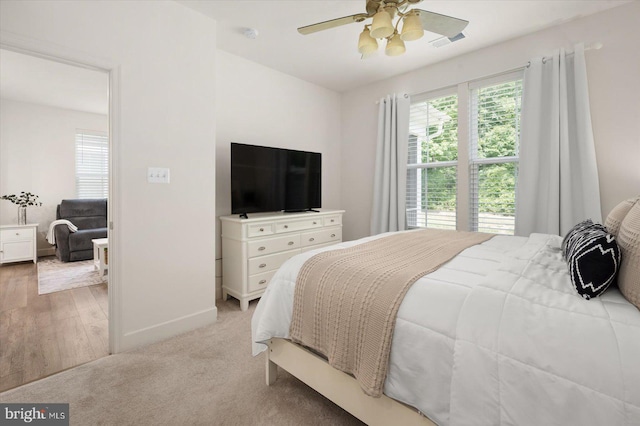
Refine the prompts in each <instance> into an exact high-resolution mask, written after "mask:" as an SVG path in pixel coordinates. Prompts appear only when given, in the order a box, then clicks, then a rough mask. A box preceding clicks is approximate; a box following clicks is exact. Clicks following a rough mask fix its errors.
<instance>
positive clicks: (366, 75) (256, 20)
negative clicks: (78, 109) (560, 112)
mask: <svg viewBox="0 0 640 426" xmlns="http://www.w3.org/2000/svg"><path fill="white" fill-rule="evenodd" d="M178 2H179V3H182V4H184V5H185V6H188V7H190V8H192V9H195V10H197V11H200V12H201V13H203V14H205V15H207V16H210V17H212V18H214V19H215V20H216V21H217V38H218V40H217V44H218V48H219V49H222V50H224V51H227V52H229V53H232V54H234V55H237V56H241V57H244V58H246V59H249V60H251V61H254V62H257V63H259V64H262V65H265V66H267V67H270V68H273V69H276V70H279V71H282V72H284V73H286V74H289V75H292V76H295V77H298V78H300V79H303V80H306V81H310V82H312V83H315V84H318V85H320V86H323V87H326V88H329V89H332V90H336V91H339V92H342V91H345V90H347V89H351V88H354V87H358V86H362V85H365V84H368V83H371V82H374V81H377V80H382V79H385V78H388V77H391V76H393V75H398V74H402V73H405V72H408V71H411V70H414V69H418V68H421V67H424V66H426V65H429V64H433V63H436V62H440V61H443V60H445V59H449V58H452V57H454V56H458V55H461V54H464V53H467V52H470V51H472V50H477V49H480V48H482V47H486V46H489V45H492V44H496V43H498V42H501V41H505V40H508V39H512V38H515V37H519V36H522V35H524V34H528V33H532V32H535V31H538V30H540V29H543V28H546V27H549V26H553V25H557V24H560V23H562V22H566V21H569V20H572V19H575V18H577V17H580V16H585V15H590V14H593V13H597V12H600V11H602V10H605V9H609V8H612V7H615V6H619V5H621V4H624V3H628V2H629V0H625V1H596V0H593V1H584V0H582V1H564V0H555V1H506V0H501V1H482V0H466V1H463V0H460V1H452V0H447V1H437V0H434V1H429V0H426V1H423V2H421V3H419V4H418V6H417V7H418V8H420V9H424V10H429V11H432V12H437V13H441V14H444V15H449V16H454V17H457V18H462V19H466V20H467V21H469V25H468V26H467V29H466V30H465V33H466V34H467V38H466V39H464V40H461V41H458V42H455V43H452V44H449V45H446V46H444V47H441V48H435V47H432V46H431V45H430V44H429V43H428V42H429V41H431V40H434V39H436V38H439V37H440V36H438V35H437V34H433V33H425V37H424V38H422V39H420V40H417V41H412V42H407V43H406V46H407V52H406V53H405V54H404V55H403V56H399V57H387V56H385V55H384V54H379V55H377V56H376V57H373V58H369V59H366V60H361V59H360V56H359V54H358V52H357V50H356V45H357V41H358V35H359V33H360V32H361V31H362V28H363V24H357V23H354V24H349V25H345V26H343V27H339V28H333V29H330V30H326V31H322V32H318V33H315V34H310V35H306V36H303V35H300V34H298V32H297V31H296V29H297V27H301V26H305V25H309V24H313V23H316V22H320V21H326V20H329V19H334V18H339V17H342V16H347V15H353V14H356V13H362V12H364V10H365V3H366V2H365V0H346V1H345V0H343V1H311V0H297V1H267V0H261V1H244V0H236V1H217V0H216V1H211V0H178ZM367 22H370V21H367ZM245 28H255V29H257V30H258V32H259V34H258V37H257V38H256V39H254V40H251V39H248V38H246V37H245V36H244V35H243V30H244V29H245ZM592 41H597V40H585V42H592Z"/></svg>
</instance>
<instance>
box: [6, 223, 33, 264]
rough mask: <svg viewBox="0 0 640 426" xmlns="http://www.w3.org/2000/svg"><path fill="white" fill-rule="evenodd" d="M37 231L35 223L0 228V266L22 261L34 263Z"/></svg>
mask: <svg viewBox="0 0 640 426" xmlns="http://www.w3.org/2000/svg"><path fill="white" fill-rule="evenodd" d="M37 229H38V224H37V223H30V224H26V225H2V226H0V264H1V263H9V262H20V261H23V260H32V261H33V263H36V261H37V258H38V256H37V249H36V230H37Z"/></svg>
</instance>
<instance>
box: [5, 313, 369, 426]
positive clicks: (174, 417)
mask: <svg viewBox="0 0 640 426" xmlns="http://www.w3.org/2000/svg"><path fill="white" fill-rule="evenodd" d="M255 305H256V302H255V301H254V302H251V305H250V308H249V310H248V311H246V312H241V311H240V308H239V304H238V302H237V301H235V300H229V301H228V302H218V321H217V322H216V323H215V324H213V325H211V326H208V327H205V328H201V329H199V330H195V331H193V332H190V333H186V334H183V335H181V336H178V337H175V338H172V339H169V340H166V341H164V342H160V343H156V344H153V345H150V346H147V347H145V348H142V349H139V350H136V351H132V352H128V353H124V354H118V355H111V356H109V357H106V358H102V359H99V360H97V361H94V362H91V363H88V364H84V365H81V366H79V367H76V368H73V369H71V370H67V371H64V372H62V373H58V374H56V375H54V376H51V377H48V378H46V379H43V380H40V381H37V382H33V383H30V384H27V385H24V386H22V387H19V388H16V389H13V390H10V391H7V392H4V393H1V394H0V402H3V403H11V402H30V403H33V402H49V403H54V402H61V403H66V402H68V403H70V411H71V415H70V419H71V424H72V425H97V424H103V425H332V426H333V425H362V424H363V423H361V422H360V421H358V420H357V419H355V418H354V417H352V416H351V415H350V414H348V413H347V412H345V411H343V410H342V409H341V408H339V407H337V406H336V405H334V404H333V403H332V402H330V401H329V400H327V399H325V398H324V397H322V396H321V395H320V394H318V393H316V392H315V391H313V390H311V389H310V388H309V387H307V386H306V385H304V384H303V383H302V382H300V381H298V380H297V379H295V378H294V377H292V376H291V375H289V374H288V373H286V372H283V371H282V370H280V372H279V375H278V380H277V381H276V383H275V384H274V385H273V386H266V384H265V381H264V380H265V379H264V358H263V357H262V356H259V357H256V358H254V357H252V356H251V338H250V335H251V331H250V330H251V326H250V322H251V315H252V314H253V311H254V309H255Z"/></svg>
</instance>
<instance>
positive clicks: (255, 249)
mask: <svg viewBox="0 0 640 426" xmlns="http://www.w3.org/2000/svg"><path fill="white" fill-rule="evenodd" d="M247 245H248V248H249V258H252V257H256V256H264V255H266V254H271V253H278V252H280V251H287V250H293V249H296V248H299V247H300V234H296V235H283V236H282V237H274V238H264V239H262V240H257V241H249V242H248V243H247Z"/></svg>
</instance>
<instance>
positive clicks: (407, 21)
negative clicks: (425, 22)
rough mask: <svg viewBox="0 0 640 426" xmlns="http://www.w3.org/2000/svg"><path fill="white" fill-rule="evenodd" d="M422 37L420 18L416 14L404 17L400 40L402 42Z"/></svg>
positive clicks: (422, 30)
mask: <svg viewBox="0 0 640 426" xmlns="http://www.w3.org/2000/svg"><path fill="white" fill-rule="evenodd" d="M423 35H424V29H423V28H422V21H421V20H420V16H419V15H417V14H416V13H411V14H409V15H407V16H405V18H404V20H403V21H402V34H400V38H401V39H402V40H404V41H413V40H417V39H419V38H420V37H422V36H423Z"/></svg>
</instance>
